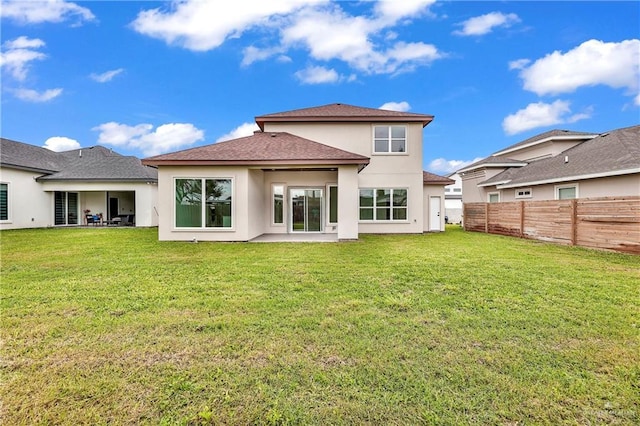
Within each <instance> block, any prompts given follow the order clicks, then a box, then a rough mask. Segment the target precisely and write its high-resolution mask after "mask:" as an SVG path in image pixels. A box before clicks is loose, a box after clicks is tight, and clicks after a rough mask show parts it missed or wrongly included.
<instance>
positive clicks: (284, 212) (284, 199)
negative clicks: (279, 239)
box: [232, 182, 287, 227]
mask: <svg viewBox="0 0 640 426" xmlns="http://www.w3.org/2000/svg"><path fill="white" fill-rule="evenodd" d="M276 186H281V187H282V223H276V221H275V214H274V212H275V198H276V197H275V195H276V193H275V187H276ZM232 209H233V206H232ZM271 226H277V227H285V226H287V185H285V184H284V183H281V182H272V183H271Z"/></svg>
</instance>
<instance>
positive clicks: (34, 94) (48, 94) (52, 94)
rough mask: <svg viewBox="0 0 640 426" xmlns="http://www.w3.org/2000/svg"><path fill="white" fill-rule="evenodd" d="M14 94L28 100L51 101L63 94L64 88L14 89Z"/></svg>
mask: <svg viewBox="0 0 640 426" xmlns="http://www.w3.org/2000/svg"><path fill="white" fill-rule="evenodd" d="M13 94H14V95H15V96H16V98H18V99H21V100H23V101H27V102H49V101H50V100H52V99H54V98H57V97H58V96H60V95H61V94H62V89H60V88H57V89H48V90H45V91H44V92H38V91H37V90H33V89H14V90H13Z"/></svg>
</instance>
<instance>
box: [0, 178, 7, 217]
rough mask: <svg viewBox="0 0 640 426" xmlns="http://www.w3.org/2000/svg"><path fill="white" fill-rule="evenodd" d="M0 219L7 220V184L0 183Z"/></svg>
mask: <svg viewBox="0 0 640 426" xmlns="http://www.w3.org/2000/svg"><path fill="white" fill-rule="evenodd" d="M0 220H9V185H8V184H6V183H0Z"/></svg>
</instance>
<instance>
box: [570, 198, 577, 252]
mask: <svg viewBox="0 0 640 426" xmlns="http://www.w3.org/2000/svg"><path fill="white" fill-rule="evenodd" d="M577 243H578V200H577V199H576V198H574V199H573V200H571V245H572V246H575V245H576V244H577Z"/></svg>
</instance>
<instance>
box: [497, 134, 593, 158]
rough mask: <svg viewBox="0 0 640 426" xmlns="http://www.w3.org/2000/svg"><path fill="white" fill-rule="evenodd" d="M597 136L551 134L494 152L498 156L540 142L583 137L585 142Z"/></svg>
mask: <svg viewBox="0 0 640 426" xmlns="http://www.w3.org/2000/svg"><path fill="white" fill-rule="evenodd" d="M597 136H599V135H596V134H588V135H560V136H549V137H546V138H544V139H540V140H537V141H533V142H529V143H528V144H525V145H520V146H514V147H512V148H506V149H503V150H502V151H498V152H496V153H494V154H493V155H496V156H498V155H505V154H509V153H510V152H515V151H520V150H522V149H525V148H530V147H532V146H536V145H540V144H543V143H545V142H553V141H571V140H581V139H583V142H584V141H588V140H589V139H593V138H595V137H597Z"/></svg>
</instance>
